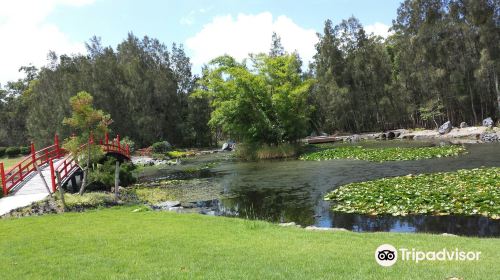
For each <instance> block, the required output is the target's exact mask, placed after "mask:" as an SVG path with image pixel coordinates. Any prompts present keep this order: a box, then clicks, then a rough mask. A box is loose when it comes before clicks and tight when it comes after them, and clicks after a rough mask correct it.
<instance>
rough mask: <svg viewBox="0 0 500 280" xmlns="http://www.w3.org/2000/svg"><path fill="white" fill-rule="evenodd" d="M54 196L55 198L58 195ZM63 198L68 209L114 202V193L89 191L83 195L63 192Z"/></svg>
mask: <svg viewBox="0 0 500 280" xmlns="http://www.w3.org/2000/svg"><path fill="white" fill-rule="evenodd" d="M55 197H56V199H57V198H58V197H59V196H55ZM64 200H65V203H66V206H67V207H68V209H69V210H80V209H82V208H98V207H104V206H108V205H114V204H115V197H114V194H112V193H102V192H90V193H85V194H83V195H75V194H70V193H65V194H64Z"/></svg>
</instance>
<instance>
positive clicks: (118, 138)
mask: <svg viewBox="0 0 500 280" xmlns="http://www.w3.org/2000/svg"><path fill="white" fill-rule="evenodd" d="M116 141H117V142H118V151H120V134H116Z"/></svg>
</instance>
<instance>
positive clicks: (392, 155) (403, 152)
mask: <svg viewBox="0 0 500 280" xmlns="http://www.w3.org/2000/svg"><path fill="white" fill-rule="evenodd" d="M466 151H467V150H466V149H465V148H464V147H463V146H459V145H449V146H443V147H414V148H400V147H395V148H394V147H393V148H364V147H362V146H347V147H337V148H332V149H324V150H321V151H316V152H309V153H305V154H303V155H302V156H300V159H301V160H318V161H319V160H332V159H358V160H368V161H377V162H383V161H399V160H420V159H430V158H440V157H450V156H458V155H459V154H463V153H465V152H466Z"/></svg>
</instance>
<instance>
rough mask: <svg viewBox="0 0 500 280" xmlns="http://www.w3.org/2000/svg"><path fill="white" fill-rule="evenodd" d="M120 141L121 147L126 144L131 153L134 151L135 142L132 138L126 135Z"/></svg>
mask: <svg viewBox="0 0 500 280" xmlns="http://www.w3.org/2000/svg"><path fill="white" fill-rule="evenodd" d="M120 142H121V143H122V146H123V147H125V146H127V145H128V148H129V150H130V152H131V153H133V152H134V151H135V142H134V141H133V140H132V139H130V137H128V136H126V137H125V138H123V139H121V140H120Z"/></svg>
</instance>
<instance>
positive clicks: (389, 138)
mask: <svg viewBox="0 0 500 280" xmlns="http://www.w3.org/2000/svg"><path fill="white" fill-rule="evenodd" d="M385 135H386V138H387V139H388V140H392V139H394V138H396V134H395V133H394V132H392V131H389V132H387V133H386V134H385Z"/></svg>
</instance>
